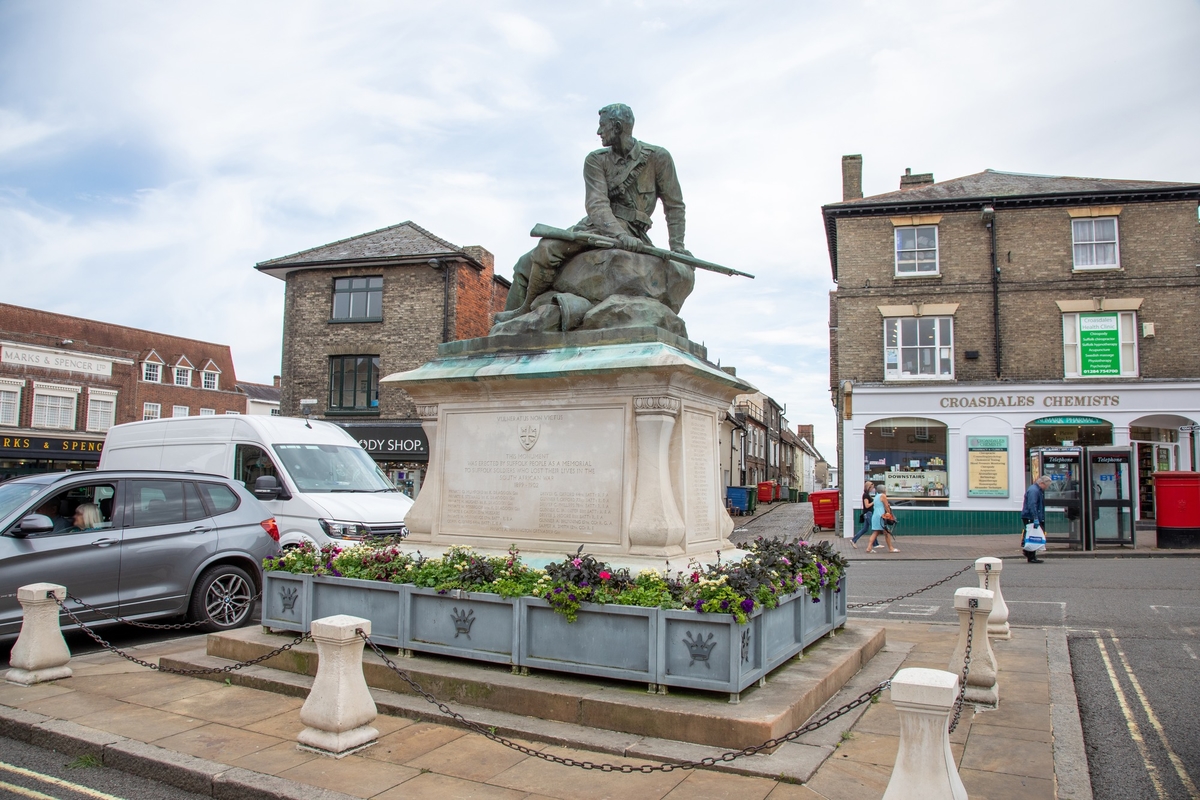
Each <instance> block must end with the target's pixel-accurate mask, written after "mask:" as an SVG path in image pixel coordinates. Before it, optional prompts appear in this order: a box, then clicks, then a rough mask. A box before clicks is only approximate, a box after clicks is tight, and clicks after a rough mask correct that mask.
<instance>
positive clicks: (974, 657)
mask: <svg viewBox="0 0 1200 800" xmlns="http://www.w3.org/2000/svg"><path fill="white" fill-rule="evenodd" d="M992 597H993V595H992V592H991V591H990V590H988V589H971V588H963V589H959V590H958V591H956V592H955V593H954V609H955V610H956V611H957V612H958V644H957V645H956V646H955V648H954V655H952V656H950V667H949V668H950V669H951V670H952V671H953V672H956V673H957V674H959V675H962V668H963V659H964V658H965V657H966V652H967V627H968V625H971V626H972V627H971V629H972V634H971V670H970V672H968V673H967V691H966V694H965V695H964V698H965V699H966V702H968V703H978V704H980V705H985V706H994V705H996V704H997V703H999V702H1000V689H999V687H998V686H997V684H996V656H995V654H994V653H993V652H992V644H991V642H990V641H989V640H988V630H987V620H988V615H989V614H991V613H992Z"/></svg>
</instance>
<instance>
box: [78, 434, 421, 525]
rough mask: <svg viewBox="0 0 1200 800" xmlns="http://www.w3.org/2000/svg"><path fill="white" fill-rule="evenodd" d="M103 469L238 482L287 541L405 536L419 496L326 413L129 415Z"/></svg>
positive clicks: (108, 443) (107, 449)
mask: <svg viewBox="0 0 1200 800" xmlns="http://www.w3.org/2000/svg"><path fill="white" fill-rule="evenodd" d="M99 468H100V469H101V470H106V469H121V470H128V469H150V470H179V471H188V472H206V473H213V474H216V475H224V476H226V477H229V478H233V479H234V480H237V481H241V482H242V483H243V484H245V486H246V488H247V489H249V490H250V491H252V492H254V495H255V497H257V498H258V499H259V500H261V501H262V502H263V503H264V504H265V505H266V506H267V508H269V509H270V510H271V513H273V514H274V515H275V522H276V524H277V525H278V526H279V543H280V545H281V546H282V547H294V546H295V545H298V544H300V543H301V542H303V541H305V540H308V541H311V542H313V543H314V544H317V545H324V544H327V543H328V542H330V541H331V540H343V539H349V540H361V539H367V538H371V537H382V536H407V535H408V530H407V529H406V528H405V527H404V516H405V514H407V513H408V509H410V508H412V502H413V501H412V500H411V499H409V497H408V495H406V494H404V493H403V492H401V491H399V490H398V489H396V487H394V486H393V485H392V484H391V482H390V481H389V480H388V479H387V477H386V476H384V474H383V473H382V472H380V471H379V468H378V467H377V466H375V462H374V460H372V459H371V457H370V456H369V455H367V453H366V452H365V451H364V450H363V449H362V448H361V447H359V444H358V442H356V441H355V440H354V439H353V438H352V437H351V436H350V435H349V434H348V433H346V431H344V430H342V429H341V428H339V427H338V426H337V425H332V424H330V423H328V422H321V421H319V420H312V421H308V420H303V419H295V418H292V417H269V416H257V415H240V414H239V415H232V414H231V415H225V416H205V417H173V418H170V419H155V420H146V421H144V422H127V423H125V424H124V425H114V426H113V427H112V428H110V429H109V431H108V436H107V437H106V438H105V440H104V449H103V450H102V451H101V453H100V467H99ZM260 478H262V479H263V480H259V479H260Z"/></svg>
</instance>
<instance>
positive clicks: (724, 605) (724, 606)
mask: <svg viewBox="0 0 1200 800" xmlns="http://www.w3.org/2000/svg"><path fill="white" fill-rule="evenodd" d="M721 610H722V611H728V610H729V601H728V600H722V601H721Z"/></svg>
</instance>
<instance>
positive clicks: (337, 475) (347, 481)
mask: <svg viewBox="0 0 1200 800" xmlns="http://www.w3.org/2000/svg"><path fill="white" fill-rule="evenodd" d="M274 449H275V453H276V455H278V456H279V461H280V463H281V464H282V465H283V468H284V469H286V470H287V472H288V474H289V475H291V476H292V482H293V483H295V484H296V488H297V489H299V490H300V491H302V492H394V491H396V487H395V486H393V485H392V483H391V481H389V480H388V479H387V477H386V476H384V474H383V473H382V472H380V471H379V467H377V466H375V462H374V461H373V460H372V459H371V457H370V456H369V455H367V454H366V452H365V451H364V450H363V449H362V448H361V447H354V446H350V445H339V444H277V445H274Z"/></svg>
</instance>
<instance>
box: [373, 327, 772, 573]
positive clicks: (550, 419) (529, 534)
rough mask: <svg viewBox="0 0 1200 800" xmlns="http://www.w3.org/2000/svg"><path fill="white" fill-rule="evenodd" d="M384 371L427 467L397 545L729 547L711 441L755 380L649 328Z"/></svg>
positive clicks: (446, 355) (462, 348) (499, 341)
mask: <svg viewBox="0 0 1200 800" xmlns="http://www.w3.org/2000/svg"><path fill="white" fill-rule="evenodd" d="M438 352H439V355H438V358H436V359H434V360H433V361H430V362H429V363H427V364H425V365H424V366H422V367H419V368H417V369H415V370H411V371H409V372H403V373H397V374H394V375H390V376H388V377H386V378H384V379H383V381H384V382H386V383H390V384H392V385H395V386H398V387H400V388H403V389H404V390H405V391H406V392H408V394H409V395H410V396H411V397H412V398H413V400H414V401H415V403H416V405H417V408H418V413H419V414H420V416H421V419H422V420H423V424H424V428H425V433H426V435H427V436H428V439H429V447H430V460H429V471H428V473H427V477H426V480H425V483H424V485H423V486H422V488H421V492H420V494H419V495H418V497H417V500H416V502H415V504H414V505H413V507H412V509H411V510H410V511H409V513H408V515H407V517H406V518H405V522H406V524H407V526H408V529H409V534H410V535H409V542H410V543H414V544H423V543H429V544H430V545H433V546H442V547H448V546H450V545H455V544H464V545H472V546H475V547H480V548H484V549H495V550H504V549H507V548H508V547H509V546H510V545H512V544H516V545H517V546H518V547H520V548H521V549H522V551H524V552H526V553H527V554H531V553H539V552H544V553H547V554H554V555H556V556H558V557H561V555H562V553H563V552H565V551H566V550H568V549H569V550H574V549H576V548H577V547H578V546H579V545H584V548H585V550H586V551H587V552H589V553H592V554H594V555H596V556H598V557H603V558H606V559H608V560H611V561H613V563H618V564H619V563H622V557H625V559H624V560H625V561H626V562H627V563H636V562H638V561H639V560H649V559H655V560H658V559H671V560H672V561H678V563H679V565H680V567H682V566H684V565H685V564H686V559H687V558H690V557H693V556H694V557H698V558H711V557H715V555H716V553H717V552H718V551H722V550H731V549H733V548H732V545H731V544H730V543H729V539H728V537H729V534H730V533H731V532H732V531H733V520H732V519H730V517H729V514H728V513H727V512H726V511H725V503H724V498H723V497H722V496H721V494H722V478H721V476H722V473H721V470H720V464H721V462H720V457H719V454H718V452H717V450H718V446H717V445H718V434H719V428H718V426H719V425H720V422H721V420H722V417H723V415H724V413H725V412H726V410H727V409H728V408H729V405H730V402H731V401H732V400H733V398H734V397H735V396H736V395H738V394H742V393H746V392H752V391H754V389H753V387H751V386H750V385H749V384H747V383H746V382H744V381H742V380H739V379H738V378H736V377H734V376H732V375H730V374H728V373H726V372H723V371H722V370H720V369H719V368H717V367H716V366H714V365H713V364H711V363H709V362H708V361H707V360H706V358H705V356H706V353H705V350H704V348H703V347H701V346H700V345H697V344H695V343H693V342H690V341H688V340H687V339H683V338H681V337H678V336H675V335H673V334H670V333H668V332H666V331H663V330H660V329H657V328H626V329H616V330H602V331H575V332H570V333H555V334H531V335H527V336H494V337H489V338H484V339H472V340H467V341H460V342H451V343H448V344H444V345H442V346H441V347H439V351H438Z"/></svg>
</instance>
